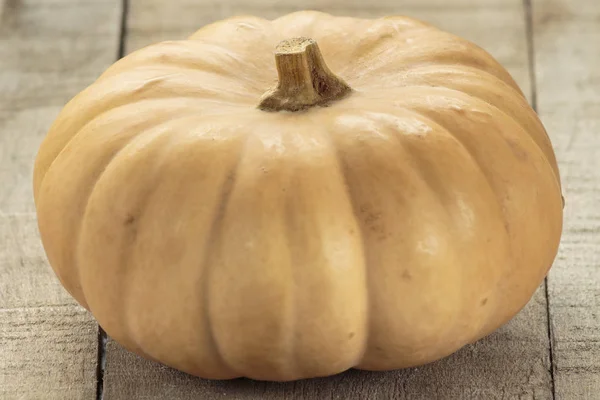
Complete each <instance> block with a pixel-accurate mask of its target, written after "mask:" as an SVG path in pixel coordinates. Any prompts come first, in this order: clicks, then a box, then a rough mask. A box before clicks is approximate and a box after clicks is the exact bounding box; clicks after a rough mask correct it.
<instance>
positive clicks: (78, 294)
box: [37, 120, 152, 308]
mask: <svg viewBox="0 0 600 400" xmlns="http://www.w3.org/2000/svg"><path fill="white" fill-rule="evenodd" d="M151 122H152V120H151ZM91 126H92V121H90V122H89V123H88V124H86V126H85V127H84V129H80V130H79V131H77V133H76V134H75V135H73V136H72V137H71V140H70V141H69V142H68V143H67V144H66V145H65V146H64V147H63V148H62V149H61V150H60V152H59V153H58V155H57V156H56V157H55V158H54V159H53V160H52V163H51V164H50V166H49V167H48V169H47V171H46V173H45V174H44V176H43V178H42V180H41V182H40V184H39V192H38V201H37V203H38V209H40V208H41V207H42V206H43V204H44V201H43V198H40V197H39V196H41V195H42V193H43V187H44V183H45V182H46V179H45V178H46V176H48V173H49V172H50V171H52V170H53V169H54V168H55V166H56V165H57V164H56V162H57V160H60V159H62V157H63V156H64V154H65V151H67V150H69V149H70V148H71V147H72V146H74V145H73V144H72V143H73V141H74V140H76V138H78V137H79V136H80V135H81V134H82V132H84V133H87V130H86V129H89V127H91ZM133 138H135V135H134V136H133V137H132V138H131V139H133ZM118 151H120V149H119V150H117V152H118ZM115 155H116V154H113V155H112V156H111V158H110V159H109V160H107V161H106V164H105V165H103V166H102V167H101V169H102V171H103V170H104V169H105V168H106V166H107V165H108V163H110V161H111V160H112V157H114V156H115ZM102 171H101V172H102ZM101 172H100V173H101ZM57 173H58V172H57ZM97 173H98V172H97ZM94 185H95V183H94V184H92V185H90V189H89V191H88V195H89V192H90V191H91V190H92V189H93V186H94ZM85 208H86V206H83V208H82V215H83V213H84V211H85ZM79 231H80V227H78V228H76V229H75V230H74V232H73V235H74V236H78V232H79ZM70 258H72V260H71V264H72V266H71V267H70V268H69V270H70V273H71V274H73V275H74V276H75V278H74V279H73V280H72V281H76V282H79V281H80V280H79V278H78V277H79V272H78V269H77V268H76V267H75V262H76V261H75V255H72V256H71V257H70ZM57 272H58V271H57ZM58 275H60V276H62V275H63V274H62V273H58ZM65 286H66V287H68V288H71V289H70V290H72V288H73V287H75V288H77V287H78V285H75V286H74V284H73V283H72V282H69V283H67V284H66V285H65ZM73 295H74V297H76V298H80V297H84V294H83V291H82V290H77V292H76V293H75V294H73ZM82 302H83V303H84V304H85V307H86V308H87V301H86V300H85V299H84V298H83V299H82Z"/></svg>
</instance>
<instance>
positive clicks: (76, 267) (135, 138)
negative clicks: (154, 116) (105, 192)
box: [73, 117, 185, 350]
mask: <svg viewBox="0 0 600 400" xmlns="http://www.w3.org/2000/svg"><path fill="white" fill-rule="evenodd" d="M183 118H185V117H182V118H179V119H183ZM179 119H175V120H173V119H170V120H167V121H164V122H162V123H158V125H155V126H154V127H153V128H152V131H154V130H156V131H159V130H161V129H162V128H163V127H164V125H167V124H169V123H173V121H178V120H179ZM80 132H81V131H80ZM146 133H149V131H146ZM167 133H168V131H163V132H160V134H158V135H157V136H156V137H155V138H154V139H158V138H160V136H162V135H165V134H167ZM142 139H145V137H144V134H143V132H142V133H140V132H138V134H136V135H132V137H131V138H130V139H129V140H128V141H127V142H126V143H125V144H124V145H123V146H121V147H120V148H119V149H118V150H117V151H116V152H115V153H114V154H112V155H111V156H110V158H109V159H108V160H107V161H106V162H105V163H104V165H103V166H102V167H101V169H100V170H99V171H98V172H97V175H96V177H95V178H94V181H93V183H92V184H91V185H90V189H89V191H88V192H87V194H86V195H85V196H83V197H84V198H85V199H86V202H85V205H84V206H83V208H82V217H81V222H80V224H79V227H78V228H77V230H76V235H75V237H76V238H77V239H76V243H75V246H74V248H75V252H74V257H73V258H74V267H73V270H74V271H76V272H75V275H77V276H78V277H79V276H80V273H79V269H80V268H79V266H80V265H81V263H80V262H79V251H78V249H79V248H80V247H81V246H80V241H81V236H82V235H81V234H80V232H81V231H82V229H83V227H84V224H85V223H86V215H87V214H88V212H89V211H88V210H89V204H90V200H91V199H92V196H93V195H94V192H95V191H96V189H97V186H98V182H100V180H101V179H102V177H103V175H104V174H105V173H106V171H107V169H108V168H109V166H110V165H111V163H112V162H113V161H114V160H115V159H116V158H117V157H118V156H119V154H121V153H122V152H123V151H124V150H126V149H127V148H128V147H129V146H133V145H135V144H136V142H137V141H139V140H142ZM129 249H133V246H130V247H129ZM78 280H79V282H80V283H82V281H81V279H79V278H78ZM82 289H83V285H82ZM82 293H83V290H82ZM121 317H123V316H122V315H121ZM123 318H124V317H123ZM126 325H127V324H125V323H124V321H121V326H126ZM130 336H131V335H130ZM138 347H139V346H136V348H138ZM139 350H141V349H139Z"/></svg>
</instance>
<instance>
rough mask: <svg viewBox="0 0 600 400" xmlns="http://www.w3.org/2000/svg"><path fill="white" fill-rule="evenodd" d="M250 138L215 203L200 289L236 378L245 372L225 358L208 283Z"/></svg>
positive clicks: (208, 323) (213, 338) (209, 319)
mask: <svg viewBox="0 0 600 400" xmlns="http://www.w3.org/2000/svg"><path fill="white" fill-rule="evenodd" d="M249 139H250V134H247V135H246V138H245V140H244V142H243V144H242V145H241V146H240V151H239V154H238V157H237V158H236V163H235V164H234V165H233V167H232V168H231V171H230V173H229V174H228V175H229V177H228V178H227V180H226V181H225V183H224V185H223V186H222V188H221V194H220V200H219V201H217V202H216V203H215V204H216V205H217V210H216V212H215V213H214V218H213V221H212V222H211V225H210V231H209V233H208V234H207V237H208V240H207V243H206V244H205V247H206V249H208V250H207V251H206V254H205V257H204V260H202V266H203V267H202V270H204V271H205V272H204V280H203V282H202V285H201V289H200V290H201V291H202V293H203V305H204V315H205V323H206V327H207V332H208V337H209V340H210V341H211V343H212V345H213V346H214V348H215V354H217V356H218V357H219V360H220V361H221V363H222V364H223V365H224V366H225V367H226V368H227V369H228V370H229V371H230V372H231V375H232V376H234V377H235V378H239V377H241V376H243V374H241V373H240V372H239V371H237V370H236V369H235V368H234V367H233V365H232V364H231V363H230V362H229V361H228V360H227V359H226V358H225V356H224V355H223V352H222V350H221V345H220V344H219V341H218V339H217V335H216V334H215V331H214V324H213V323H212V321H213V320H214V319H215V317H214V316H213V315H212V314H213V313H212V312H211V295H210V291H209V289H208V283H209V282H210V280H211V267H212V266H213V263H212V262H211V259H212V257H213V256H214V251H215V249H217V248H218V247H219V242H220V241H221V239H220V232H221V229H222V226H223V221H224V219H225V214H226V211H227V206H228V204H229V200H230V198H231V194H232V193H233V188H234V187H235V184H236V178H237V176H238V169H239V166H240V162H241V158H242V154H244V152H245V150H246V147H247V145H248V141H249ZM229 371H228V372H229Z"/></svg>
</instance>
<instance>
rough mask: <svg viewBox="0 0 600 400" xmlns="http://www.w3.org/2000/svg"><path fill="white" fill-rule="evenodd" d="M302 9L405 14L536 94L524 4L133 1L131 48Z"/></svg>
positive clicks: (487, 0)
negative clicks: (467, 43) (456, 38)
mask: <svg viewBox="0 0 600 400" xmlns="http://www.w3.org/2000/svg"><path fill="white" fill-rule="evenodd" d="M301 9H311V10H318V11H325V12H329V13H332V14H334V15H350V16H356V17H365V18H376V17H381V16H385V15H396V14H403V15H408V16H411V17H415V18H419V19H422V20H425V21H428V22H430V23H433V24H435V25H437V26H439V27H440V28H442V29H445V30H448V31H450V32H452V33H456V34H458V35H461V36H463V37H465V38H467V39H469V40H472V41H473V42H475V43H477V44H479V45H481V46H482V47H484V48H485V49H487V50H489V51H491V52H492V53H493V55H494V56H495V57H496V58H497V59H498V60H499V61H500V62H501V63H502V65H504V66H505V67H506V68H508V70H509V72H510V73H511V74H512V75H513V76H514V77H515V80H516V81H517V82H518V83H519V85H521V87H522V88H523V91H524V92H526V93H527V94H529V92H530V90H529V87H530V82H529V70H528V63H527V42H526V40H525V22H524V16H523V4H522V1H521V0H484V1H474V0H452V1H447V0H426V1H420V0H408V1H402V2H398V1H397V0H376V1H369V2H365V1H363V0H329V1H327V2H322V1H321V0H309V1H304V2H302V3H298V2H294V1H291V0H285V1H276V0H262V1H248V0H237V1H232V2H224V1H219V0H202V1H194V0H177V1H173V2H164V1H161V0H131V1H130V13H129V14H130V18H129V20H128V32H127V42H126V49H127V50H128V51H129V52H130V51H133V50H136V49H139V48H141V47H144V46H147V45H149V44H151V43H154V42H158V41H161V40H174V39H182V38H185V37H187V36H188V35H190V34H191V33H193V32H194V31H196V30H197V29H199V28H200V27H202V26H203V25H205V24H208V23H211V22H213V21H216V20H219V19H223V18H227V17H230V16H233V15H258V16H261V17H263V18H276V17H278V16H281V15H283V14H286V13H290V12H293V11H298V10H301Z"/></svg>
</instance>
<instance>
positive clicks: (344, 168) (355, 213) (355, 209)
mask: <svg viewBox="0 0 600 400" xmlns="http://www.w3.org/2000/svg"><path fill="white" fill-rule="evenodd" d="M326 136H327V138H328V140H329V142H330V146H331V149H332V151H333V153H334V155H335V159H336V164H337V166H338V169H339V171H340V175H341V177H342V179H343V183H344V189H345V191H346V197H347V198H348V203H349V204H350V205H351V206H352V218H353V219H354V224H355V225H356V226H357V227H358V229H357V231H358V234H359V235H360V243H361V245H362V258H363V259H362V264H363V268H364V272H363V276H364V277H365V291H366V293H367V295H366V296H365V303H366V304H365V309H366V310H367V318H365V326H364V327H363V329H364V331H365V335H364V341H363V343H362V344H361V350H360V357H359V359H358V361H357V363H356V364H357V365H358V364H360V363H361V362H362V360H363V358H364V356H365V354H366V353H367V350H368V348H369V338H370V337H371V327H372V323H371V322H370V319H371V312H370V304H371V296H372V294H373V292H374V290H371V286H372V281H373V278H372V277H371V273H370V272H369V271H370V268H369V265H368V263H367V242H366V239H365V234H364V233H363V231H362V229H361V222H360V221H361V220H360V217H359V210H360V207H359V206H358V204H356V200H355V199H354V197H353V196H352V194H351V189H350V184H349V179H348V170H349V167H348V163H347V162H346V161H345V160H344V158H343V157H342V156H341V154H340V150H339V146H338V144H337V143H336V140H335V135H334V133H333V132H332V131H331V126H329V127H328V129H327V131H326Z"/></svg>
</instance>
